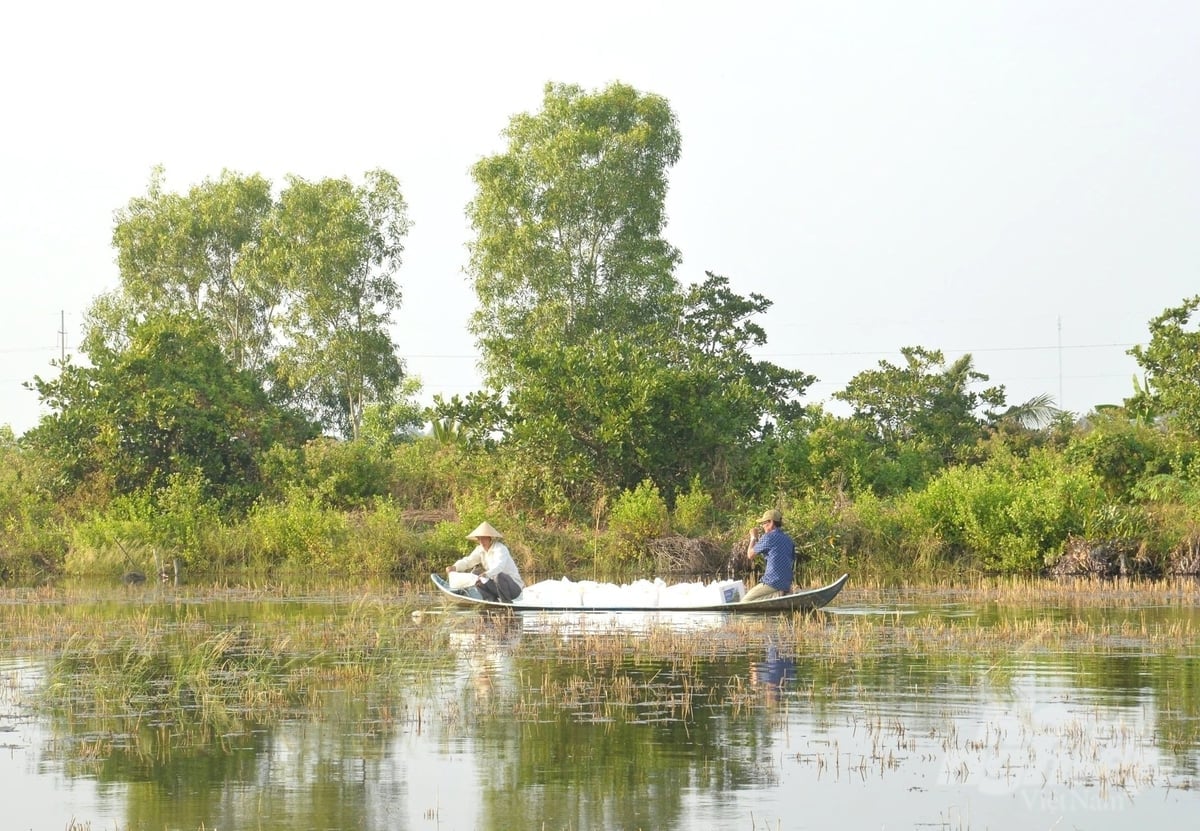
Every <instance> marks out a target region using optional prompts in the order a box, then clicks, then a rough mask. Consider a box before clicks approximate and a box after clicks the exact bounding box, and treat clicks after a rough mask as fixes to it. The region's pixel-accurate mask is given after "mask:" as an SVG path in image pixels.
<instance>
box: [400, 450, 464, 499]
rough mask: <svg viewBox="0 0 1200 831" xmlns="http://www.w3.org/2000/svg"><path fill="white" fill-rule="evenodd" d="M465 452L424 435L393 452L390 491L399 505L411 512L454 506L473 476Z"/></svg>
mask: <svg viewBox="0 0 1200 831" xmlns="http://www.w3.org/2000/svg"><path fill="white" fill-rule="evenodd" d="M467 458H468V457H467V455H466V453H465V452H464V451H463V450H462V449H461V448H459V447H458V446H457V445H445V444H442V443H441V442H439V441H437V440H436V439H434V438H432V437H428V436H423V437H420V438H417V439H415V440H414V441H411V442H407V443H405V444H401V445H400V446H398V447H396V448H395V449H394V450H393V451H392V456H391V481H390V483H389V490H390V493H391V496H392V499H394V500H395V501H396V502H397V504H399V505H401V506H403V507H405V508H412V509H426V510H427V509H432V508H443V507H446V506H448V505H450V504H451V502H452V500H453V498H454V494H455V493H457V492H458V491H459V490H460V489H461V488H462V487H463V485H462V483H461V480H462V479H464V478H466V477H468V476H469V475H470V471H469V470H467V469H465V468H466V466H467V465H468V461H467Z"/></svg>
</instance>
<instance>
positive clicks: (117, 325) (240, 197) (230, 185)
mask: <svg viewBox="0 0 1200 831" xmlns="http://www.w3.org/2000/svg"><path fill="white" fill-rule="evenodd" d="M163 175H164V174H163V170H162V168H155V170H154V172H153V174H152V175H151V178H150V186H149V188H148V189H147V192H146V195H145V196H141V197H135V198H134V199H132V200H130V202H129V204H128V205H127V206H126V207H125V208H123V209H121V210H119V211H117V213H116V226H115V228H114V230H113V246H114V247H115V248H116V250H117V266H118V268H119V269H120V274H121V287H120V289H119V290H118V292H117V294H116V296H115V297H112V298H110V299H108V300H107V301H106V303H105V304H101V305H98V306H97V307H95V308H94V309H93V323H94V328H95V329H96V337H99V338H104V337H105V335H107V336H108V337H120V336H121V335H122V334H123V332H124V330H125V329H126V328H127V326H128V325H129V321H130V319H131V318H133V319H135V320H146V319H147V318H148V317H151V316H154V315H160V314H172V315H174V314H195V315H199V316H200V317H202V318H203V319H205V320H208V321H209V322H210V323H211V324H212V326H213V329H214V331H215V332H216V333H217V340H218V342H219V343H220V345H221V348H222V351H223V352H224V353H225V355H226V356H227V357H228V358H229V360H230V361H231V362H232V363H233V365H234V367H236V368H238V369H250V370H257V369H260V368H262V367H263V365H264V364H265V363H266V361H267V358H268V352H269V349H270V346H271V341H272V331H271V323H272V314H273V311H274V309H275V307H276V305H277V304H278V303H279V302H280V299H281V286H280V284H279V281H278V279H277V277H276V276H275V275H274V274H272V273H271V272H270V271H269V270H266V269H264V268H263V267H262V262H261V254H262V251H261V243H262V233H263V228H264V226H265V224H266V222H267V220H268V218H269V216H270V215H271V213H272V211H273V210H274V200H273V198H272V195H271V183H270V181H268V180H267V179H265V178H263V177H262V176H258V175H252V176H242V175H240V174H237V173H233V172H230V171H224V172H222V174H221V176H220V178H219V179H217V180H216V181H212V180H205V181H204V182H202V183H201V184H199V185H196V186H195V187H193V188H191V189H190V190H189V191H188V193H187V194H186V195H181V194H177V193H169V192H167V191H165V190H164V189H163Z"/></svg>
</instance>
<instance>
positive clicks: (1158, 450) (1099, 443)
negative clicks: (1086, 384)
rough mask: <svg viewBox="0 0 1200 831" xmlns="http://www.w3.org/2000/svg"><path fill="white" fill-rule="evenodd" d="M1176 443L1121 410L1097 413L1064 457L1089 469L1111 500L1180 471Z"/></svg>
mask: <svg viewBox="0 0 1200 831" xmlns="http://www.w3.org/2000/svg"><path fill="white" fill-rule="evenodd" d="M1179 449H1180V448H1179V443H1178V442H1176V441H1175V440H1173V439H1171V438H1170V437H1169V436H1167V435H1166V434H1165V433H1163V432H1162V431H1161V430H1159V429H1157V428H1154V427H1150V426H1147V425H1145V424H1140V423H1137V422H1134V421H1130V420H1129V419H1128V418H1126V417H1125V415H1124V413H1123V412H1121V411H1116V412H1111V413H1097V414H1095V416H1094V417H1093V424H1092V427H1091V429H1089V430H1088V431H1087V432H1085V433H1083V434H1082V435H1080V436H1078V437H1076V438H1075V439H1074V440H1073V441H1072V442H1071V444H1070V445H1069V446H1068V448H1067V451H1066V455H1067V458H1068V459H1069V460H1070V461H1072V462H1074V463H1076V464H1080V465H1083V466H1085V467H1087V469H1089V470H1090V471H1091V472H1092V473H1093V475H1095V476H1096V478H1097V479H1098V480H1099V481H1100V483H1101V484H1102V485H1103V486H1104V489H1105V491H1106V492H1107V493H1108V495H1109V496H1110V497H1111V498H1114V499H1129V498H1132V497H1133V496H1134V494H1135V492H1136V490H1137V489H1138V487H1139V485H1140V483H1142V482H1143V481H1147V480H1149V479H1152V478H1155V477H1160V476H1169V475H1172V474H1174V473H1177V472H1180V471H1177V469H1176V464H1177V461H1180V462H1182V463H1183V464H1184V465H1186V464H1187V461H1188V459H1189V458H1190V457H1191V456H1193V455H1194V454H1195V451H1194V450H1192V451H1190V452H1188V453H1187V457H1185V458H1184V459H1180V458H1179V457H1178V456H1177V455H1176V454H1177V452H1178V450H1179Z"/></svg>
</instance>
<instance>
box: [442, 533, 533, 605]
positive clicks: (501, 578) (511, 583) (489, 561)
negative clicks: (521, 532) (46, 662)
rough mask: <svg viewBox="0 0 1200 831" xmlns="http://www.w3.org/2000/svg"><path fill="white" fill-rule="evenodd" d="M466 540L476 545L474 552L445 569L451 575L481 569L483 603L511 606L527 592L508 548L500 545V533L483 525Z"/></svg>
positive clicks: (479, 584)
mask: <svg viewBox="0 0 1200 831" xmlns="http://www.w3.org/2000/svg"><path fill="white" fill-rule="evenodd" d="M467 539H469V540H472V541H474V542H475V543H476V545H475V549H474V550H473V551H472V552H471V553H470V554H468V555H467V556H465V557H463V558H462V559H461V560H458V561H457V562H455V564H454V565H452V566H450V567H448V568H447V569H446V573H447V574H449V573H450V572H452V571H471V570H473V569H474V568H475V567H476V566H478V567H480V568H482V570H483V571H482V573H481V574H480V575H479V579H478V580H477V581H476V582H475V586H476V587H477V588H478V589H479V593H480V594H481V595H483V599H484V600H492V601H496V600H498V601H500V602H501V603H512V602H513V601H514V600H515V599H516V598H517V597H519V596H520V594H521V592H523V591H524V590H525V583H524V581H522V580H521V573H520V572H519V571H517V564H516V563H515V562H514V561H513V558H512V554H511V553H509V550H508V546H507V545H505V544H504V543H502V542H500V540H501V539H502V537H501V536H500V532H499V531H497V530H496V529H495V528H493V527H492V526H491V524H490V523H487V522H481V523H479V526H478V527H477V528H476V529H475V530H474V531H472V532H471V533H469V534H467Z"/></svg>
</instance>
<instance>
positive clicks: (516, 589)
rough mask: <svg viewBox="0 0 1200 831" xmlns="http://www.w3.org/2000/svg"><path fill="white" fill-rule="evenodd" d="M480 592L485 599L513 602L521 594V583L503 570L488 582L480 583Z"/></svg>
mask: <svg viewBox="0 0 1200 831" xmlns="http://www.w3.org/2000/svg"><path fill="white" fill-rule="evenodd" d="M479 593H480V594H481V595H483V599H484V600H491V601H492V602H497V601H499V602H500V603H512V602H513V601H514V600H515V599H516V598H517V597H518V596H519V595H520V594H521V584H520V583H518V582H517V581H516V580H514V579H512V578H511V577H509V576H508V575H507V574H505V573H504V572H503V571H502V572H500V573H499V574H497V575H496V576H495V577H493V578H492V579H491V580H488V581H487V582H486V583H480V584H479Z"/></svg>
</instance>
